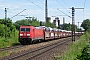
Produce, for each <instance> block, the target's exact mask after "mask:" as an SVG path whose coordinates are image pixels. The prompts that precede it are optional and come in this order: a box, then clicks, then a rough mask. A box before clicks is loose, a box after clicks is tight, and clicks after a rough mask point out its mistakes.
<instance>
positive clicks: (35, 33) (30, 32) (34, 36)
mask: <svg viewBox="0 0 90 60" xmlns="http://www.w3.org/2000/svg"><path fill="white" fill-rule="evenodd" d="M78 34H79V35H82V33H78V32H75V35H78ZM70 36H72V33H71V31H66V30H61V29H56V28H51V27H45V26H39V27H34V26H20V30H19V42H20V43H21V44H22V45H25V44H31V43H32V42H33V41H43V40H44V41H45V40H51V39H60V38H65V37H70Z"/></svg>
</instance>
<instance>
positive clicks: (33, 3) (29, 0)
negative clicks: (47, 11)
mask: <svg viewBox="0 0 90 60" xmlns="http://www.w3.org/2000/svg"><path fill="white" fill-rule="evenodd" d="M28 1H29V2H31V3H32V4H34V5H36V6H37V7H39V8H40V9H42V10H44V9H43V8H42V7H40V6H39V5H37V4H35V3H34V2H32V1H30V0H28Z"/></svg>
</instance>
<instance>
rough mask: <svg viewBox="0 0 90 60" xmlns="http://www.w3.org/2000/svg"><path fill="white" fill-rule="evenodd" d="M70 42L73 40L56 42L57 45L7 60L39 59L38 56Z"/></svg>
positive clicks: (47, 46)
mask: <svg viewBox="0 0 90 60" xmlns="http://www.w3.org/2000/svg"><path fill="white" fill-rule="evenodd" d="M70 40H71V38H69V39H68V40H67V39H64V40H61V41H59V42H56V43H52V44H49V45H45V46H42V47H39V48H37V49H33V50H28V51H27V52H24V53H22V54H18V55H16V56H14V57H9V58H7V60H31V59H33V58H34V57H37V56H39V55H41V54H43V53H45V52H47V51H49V50H51V49H54V48H55V47H57V46H60V45H61V44H64V43H65V42H68V41H70Z"/></svg>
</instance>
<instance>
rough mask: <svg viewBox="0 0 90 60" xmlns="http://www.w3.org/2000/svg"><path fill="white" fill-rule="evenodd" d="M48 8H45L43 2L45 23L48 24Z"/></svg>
mask: <svg viewBox="0 0 90 60" xmlns="http://www.w3.org/2000/svg"><path fill="white" fill-rule="evenodd" d="M47 17H48V8H47V0H45V21H46V22H48V19H47Z"/></svg>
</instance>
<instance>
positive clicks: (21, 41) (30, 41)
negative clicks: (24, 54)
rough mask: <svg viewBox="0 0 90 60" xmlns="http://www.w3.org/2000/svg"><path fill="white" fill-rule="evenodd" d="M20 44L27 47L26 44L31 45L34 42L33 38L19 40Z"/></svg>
mask: <svg viewBox="0 0 90 60" xmlns="http://www.w3.org/2000/svg"><path fill="white" fill-rule="evenodd" d="M19 42H20V43H21V44H22V45H26V44H31V43H32V40H31V38H19Z"/></svg>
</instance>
